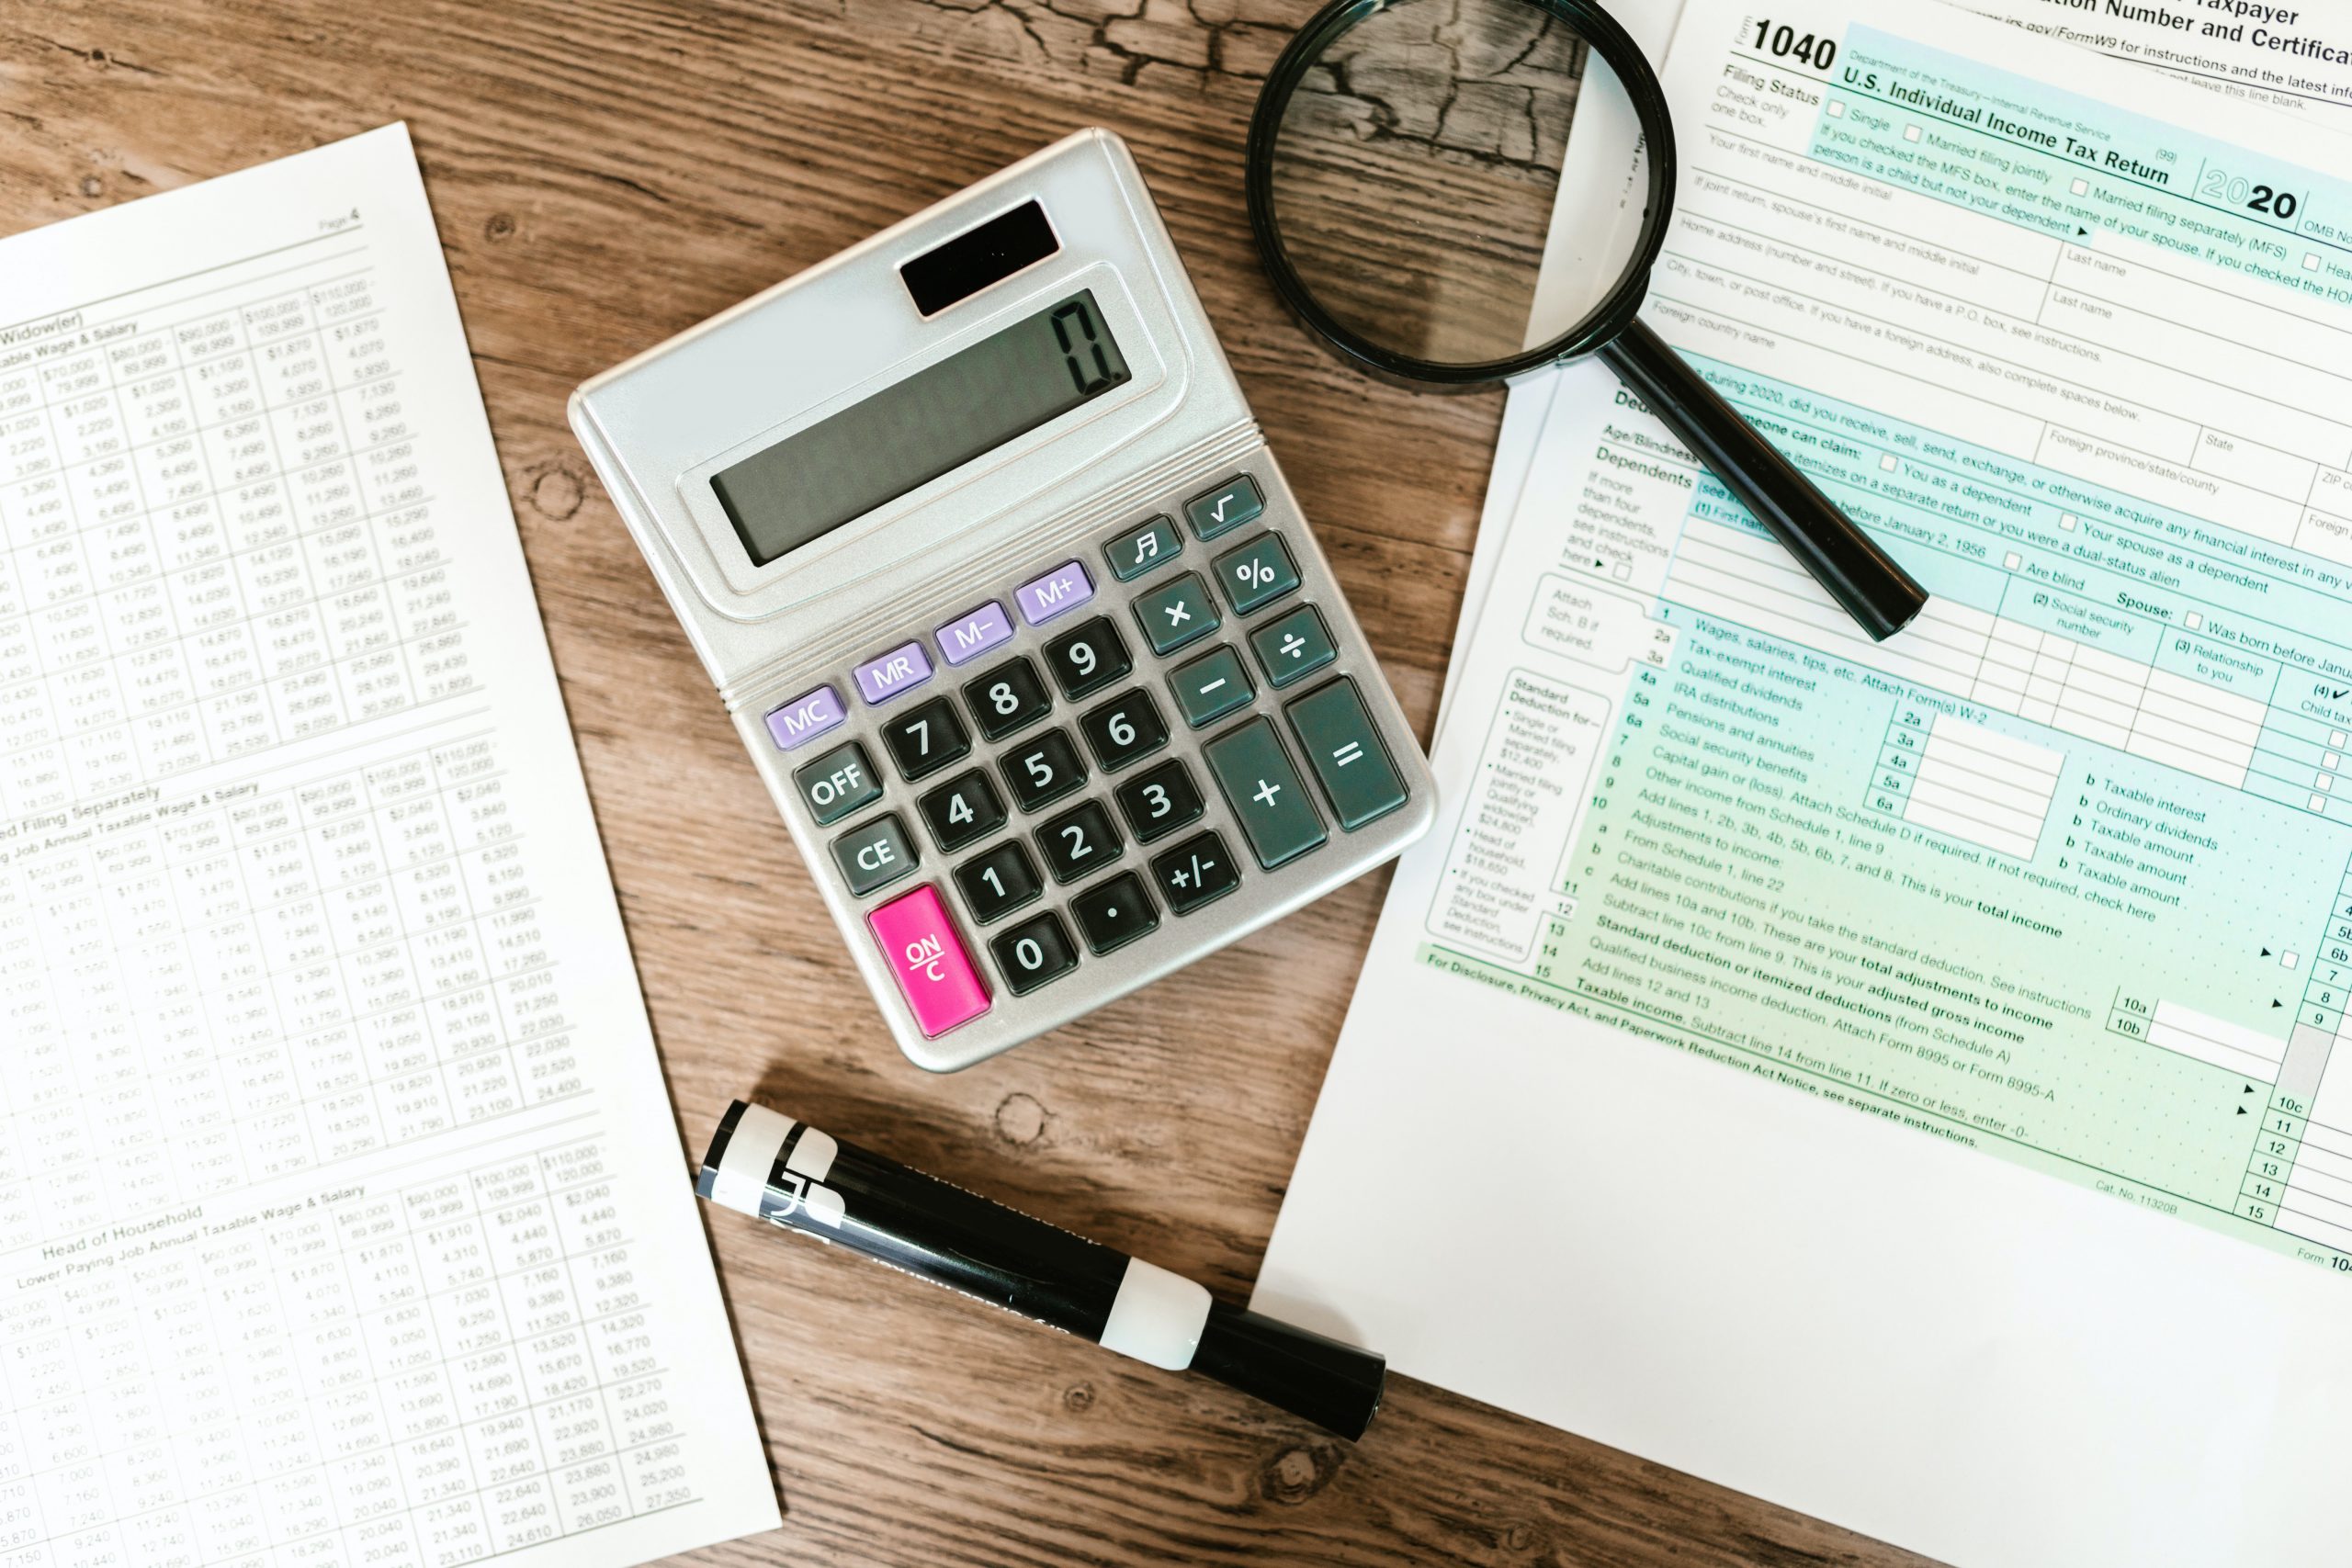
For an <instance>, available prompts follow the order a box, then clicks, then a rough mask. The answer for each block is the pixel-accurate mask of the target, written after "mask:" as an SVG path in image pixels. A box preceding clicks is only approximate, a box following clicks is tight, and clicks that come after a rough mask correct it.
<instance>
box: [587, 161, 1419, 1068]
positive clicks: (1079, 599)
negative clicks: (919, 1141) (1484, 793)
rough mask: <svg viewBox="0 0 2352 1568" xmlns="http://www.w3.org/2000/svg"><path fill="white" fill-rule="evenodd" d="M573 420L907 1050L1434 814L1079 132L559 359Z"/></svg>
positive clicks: (985, 1049) (1237, 917)
mask: <svg viewBox="0 0 2352 1568" xmlns="http://www.w3.org/2000/svg"><path fill="white" fill-rule="evenodd" d="M571 424H572V428H573V430H574V432H575V433H576V434H577V435H578V437H579V439H580V442H581V444H582V446H583V447H584V448H585V449H586V451H587V453H588V455H589V457H590V459H591V460H592V461H593V462H594V465H595V468H596V471H597V474H598V475H599V477H600V478H601V479H603V481H604V484H605V488H606V490H607V491H610V492H611V494H612V497H613V500H614V502H615V503H616V506H617V507H618V509H619V511H620V513H621V516H622V517H623V519H624V520H626V522H627V523H628V527H629V531H630V533H631V534H632V535H634V536H635V537H636V540H637V543H638V545H639V548H640V549H642V551H643V552H644V555H645V558H646V559H647V561H648V562H649V563H650V565H651V567H652V569H653V573H654V576H655V577H656V579H657V580H658V581H660V582H661V584H662V591H663V592H664V593H665V594H666V595H667V596H668V598H669V601H670V604H671V606H672V608H673V610H674V611H675V612H676V613H677V615H678V618H679V620H680V621H681V622H683V623H684V626H685V628H686V631H687V634H688V636H689V637H691V638H692V640H693V643H694V646H695V651H696V652H697V653H699V654H700V655H701V657H702V660H703V663H704V664H705V665H706V666H707V669H708V670H709V672H710V675H711V679H712V680H713V681H714V682H716V684H717V686H718V693H719V695H720V697H721V698H722V699H723V700H724V701H725V703H726V705H727V707H728V709H729V712H730V713H731V714H732V715H733V716H734V719H735V723H736V727H737V728H738V729H739V730H740V731H741V735H742V738H743V743H744V745H745V747H746V749H747V750H749V751H750V752H751V755H752V761H753V762H754V764H755V765H756V766H757V767H758V768H759V770H760V773H761V775H762V776H763V778H764V779H765V780H766V782H767V785H768V790H769V793H770V794H771V795H774V797H775V803H776V807H777V809H778V811H779V812H781V813H782V815H783V817H784V819H785V821H786V824H787V825H788V826H789V828H790V829H791V831H792V834H793V837H794V838H795V839H796V840H797V841H798V843H799V845H800V848H801V852H802V854H803V856H804V857H805V858H806V859H807V861H808V863H809V869H810V871H811V873H812V874H813V875H814V878H815V880H816V883H817V886H818V887H819V889H820V891H821V893H822V894H823V896H824V898H825V901H826V904H827V905H828V907H829V908H831V911H832V914H833V918H834V920H835V921H836V923H837V924H838V925H839V926H840V928H841V932H842V940H843V941H844V942H846V944H847V945H848V948H849V951H850V953H851V954H852V956H853V957H854V960H855V962H856V964H857V966H858V969H859V972H860V973H861V974H862V975H864V976H865V982H866V985H867V987H868V988H869V989H870V990H871V991H872V993H873V995H874V998H875V1000H876V1004H877V1005H878V1006H879V1007H880V1008H881V1010H882V1012H883V1015H884V1017H885V1018H887V1019H888V1022H889V1025H890V1030H891V1032H892V1034H893V1035H894V1037H895V1038H896V1039H897V1041H898V1043H899V1046H900V1047H901V1048H902V1049H903V1050H904V1051H905V1053H906V1055H908V1056H909V1057H910V1059H911V1060H913V1061H914V1062H915V1063H917V1064H918V1065H919V1066H923V1067H926V1068H930V1069H933V1070H934V1071H945V1070H952V1069H955V1068H959V1067H964V1066H969V1065H971V1064H972V1063H974V1062H977V1061H979V1060H981V1059H982V1058H984V1057H987V1056H989V1055H994V1054H995V1053H997V1052H999V1051H1002V1050H1005V1049H1007V1048H1008V1047H1010V1046H1012V1045H1015V1044H1018V1043H1021V1042H1022V1041H1023V1040H1026V1039H1028V1038H1030V1037H1031V1036H1033V1035H1036V1034H1040V1033H1043V1032H1046V1031H1048V1030H1051V1029H1055V1028H1057V1027H1058V1026H1060V1025H1062V1024H1065V1023H1067V1022H1069V1021H1071V1020H1072V1019H1075V1018H1077V1017H1079V1016H1080V1015H1081V1014H1083V1013H1085V1012H1087V1011H1089V1010H1092V1009H1094V1008H1097V1007H1100V1006H1102V1005H1103V1004H1104V1003H1106V1002H1108V1001H1110V1000H1112V999H1113V998H1116V997H1119V996H1122V995H1124V994H1125V993H1126V992H1128V991H1132V990H1134V989H1135V988H1136V987H1140V986H1144V985H1147V984H1148V983H1150V982H1151V981H1153V980H1155V979H1157V978H1159V976H1163V975H1166V974H1169V973H1170V972H1171V971H1173V970H1175V969H1177V968H1179V967H1181V966H1182V965H1184V964H1189V963H1191V962H1193V960H1194V959H1196V958H1199V957H1201V956H1203V955H1204V954H1205V953H1210V952H1212V951H1214V950H1216V948H1219V947H1222V946H1224V945H1225V944H1226V943H1227V942H1232V941H1234V940H1235V939H1237V938H1238V937H1240V936H1243V935H1245V934H1247V933H1248V932H1250V931H1254V930H1256V929H1257V928H1259V927H1260V926H1262V925H1265V924H1266V923H1267V922H1269V921H1271V920H1273V919H1276V918H1278V917H1280V916H1281V915H1283V914H1285V913H1287V912H1288V911H1290V910H1292V909H1295V908H1298V907H1300V906H1301V905H1303V904H1306V903H1307V902H1308V901H1310V900H1312V899H1314V898H1317V897H1320V896H1321V895H1323V894H1324V893H1327V892H1329V891H1330V890H1331V889H1333V888H1335V887H1337V886H1340V885H1341V884H1342V883H1345V882H1347V881H1349V880H1350V879H1351V878H1353V877H1355V876H1358V875H1360V874H1363V872H1365V871H1367V870H1369V869H1371V868H1372V867H1374V866H1375V865H1377V864H1379V863H1381V862H1383V861H1385V860H1387V859H1389V858H1390V857H1392V856H1394V855H1396V854H1397V853H1398V852H1400V851H1401V850H1402V849H1403V848H1404V847H1405V846H1406V845H1407V844H1408V843H1410V842H1411V841H1412V840H1414V839H1415V838H1417V837H1419V835H1420V834H1421V833H1422V832H1423V831H1424V830H1426V829H1427V828H1428V826H1429V824H1430V821H1431V819H1432V817H1433V814H1434V807H1435V801H1434V796H1433V789H1432V785H1431V783H1430V775H1429V771H1428V767H1427V764H1426V762H1425V761H1423V759H1422V757H1421V755H1420V752H1419V749H1418V747H1417V746H1416V744H1415V742H1414V739H1413V736H1412V733H1411V731H1410V730H1409V728H1408V727H1407V724H1406V722H1405V719H1404V716H1403V715H1402V714H1401V713H1400V712H1399V711H1398V709H1397V702H1396V699H1395V696H1394V695H1393V694H1392V693H1391V692H1390V691H1389V688H1388V685H1387V682H1385V680H1384V679H1383V677H1382V675H1381V673H1380V670H1379V667H1378V665H1377V663H1376V662H1375V661H1374V658H1373V656H1372V652H1371V650H1370V649H1369V648H1368V647H1367V646H1366V645H1365V642H1364V639H1363V632H1362V630H1361V629H1360V628H1359V627H1358V626H1357V625H1356V621H1355V617H1354V616H1353V615H1351V613H1350V611H1349V608H1348V604H1347V602H1346V600H1345V599H1344V598H1343V597H1342V596H1341V594H1340V588H1339V584H1338V583H1337V581H1334V579H1333V578H1332V575H1331V572H1330V570H1329V566H1328V565H1327V564H1326V562H1325V560H1324V558H1323V555H1322V552H1321V550H1320V549H1319V548H1317V544H1316V541H1315V537H1314V536H1313V534H1312V533H1310V532H1309V531H1308V529H1307V526H1306V520H1305V519H1304V518H1303V517H1302V516H1301V515H1300V513H1299V511H1298V508H1297V505H1296V503H1295V502H1294V501H1293V499H1292V496H1291V492H1290V490H1289V487H1288V486H1287V485H1286V484H1285V483H1284V482H1283V477H1282V472H1281V469H1280V468H1279V467H1278V466H1277V465H1276V464H1275V462H1274V459H1273V456H1272V453H1271V452H1270V451H1269V450H1268V449H1267V447H1266V445H1265V442H1264V439H1263V437H1262V436H1261V434H1260V432H1259V429H1258V426H1257V423H1256V422H1255V421H1254V420H1253V418H1252V417H1251V415H1250V408H1249V405H1248V404H1247V402H1246V401H1245V400H1243V397H1242V394H1241V389H1240V387H1239V385H1238V383H1237V382H1236V381H1235V379H1234V377H1233V373H1232V371H1231V369H1230V367H1228V366H1227V363H1226V358H1225V355H1224V353H1223V351H1222V350H1221V349H1220V348H1219V347H1218V344H1217V341H1216V336H1215V334H1214V333H1213V331H1212V330H1211V327H1210V324H1209V321H1208V318H1207V316H1206V315H1205V313H1204V311H1203V310H1202V309H1201V304H1200V301H1199V299H1198V298H1197V297H1196V296H1195V295H1194V293H1193V288H1192V284H1191V281H1190V279H1189V278H1188V277H1187V276H1186V275H1185V272H1184V268H1183V265H1182V263H1181V262H1180V261H1179V259H1178V257H1177V254H1176V251H1175V249H1174V246H1173V245H1172V243H1170V239H1169V236H1168V232H1167V231H1166V229H1165V228H1164V227H1163V226H1162V224H1161V222H1160V220H1159V212H1158V210H1157V209H1155V208H1154V206H1153V204H1152V200H1151V197H1150V195H1149V193H1148V191H1147V190H1146V188H1145V186H1144V184H1143V180H1142V177H1141V175H1140V174H1139V173H1138V171H1137V170H1136V165H1135V163H1134V160H1133V158H1132V157H1131V156H1130V155H1129V153H1128V152H1127V149H1126V146H1125V143H1124V142H1122V141H1119V139H1118V138H1117V137H1115V136H1114V135H1112V134H1111V133H1110V132H1108V131H1104V130H1085V131H1080V132H1079V133H1078V134H1076V135H1073V136H1070V137H1069V138H1067V139H1065V140H1064V141H1059V142H1057V143H1056V144H1054V145H1053V146H1051V147H1048V148H1046V149H1045V150H1044V151H1042V152H1037V153H1035V155H1033V156H1031V157H1029V158H1026V159H1024V160H1023V161H1022V162H1020V163H1018V164H1013V165H1012V166H1011V167H1010V168H1007V169H1005V170H1003V171H1001V173H999V174H997V175H992V176H990V177H989V178H988V179H985V180H982V181H980V182H979V183H978V184H977V185H974V186H971V187H969V188H968V189H966V190H964V191H961V192H959V193H957V194H956V195H955V196H953V197H949V198H948V199H946V200H945V201H943V202H941V203H939V204H938V205H937V206H935V207H933V208H931V209H928V210H926V211H923V212H921V213H918V214H916V215H915V216H913V217H912V218H910V219H908V220H905V221H904V222H901V223H899V224H897V225H896V226H894V227H892V228H890V229H888V230H886V231H883V232H881V233H879V234H876V235H875V236H874V237H873V238H871V239H869V240H867V241H865V243H862V244H859V245H857V246H854V247H853V248H852V249H850V250H847V251H844V252H842V254H839V255H837V256H834V257H833V258H831V260H829V261H827V262H824V263H822V264H820V265H817V266H815V267H812V268H810V269H809V270H808V271H806V272H804V273H802V274H800V275H799V276H796V277H793V278H791V279H789V280H787V281H786V282H783V283H780V284H778V285H776V286H775V288H770V289H768V290H767V291H765V292H764V293H762V294H760V295H757V296H755V297H754V298H752V299H747V300H745V301H743V302H742V303H741V304H740V305H737V306H735V307H734V308H733V309H731V310H727V311H725V312H724V313H722V314H720V315H718V316H716V317H714V318H712V319H711V320H709V321H705V322H703V323H701V324H700V325H698V326H695V327H694V328H692V329H690V330H689V331H687V332H685V333H681V334H680V335H678V336H677V337H674V338H673V339H671V340H670V341H669V342H667V343H664V344H661V345H660V346H658V347H656V348H653V349H651V350H650V351H648V352H647V353H645V354H643V355H639V356H638V357H637V358H635V359H632V360H630V361H629V362H628V363H627V364H625V365H622V366H619V367H616V368H614V369H612V370H610V371H607V372H605V374H603V375H601V376H598V377H596V378H594V379H593V380H591V381H589V382H587V383H585V384H584V385H582V387H581V388H580V389H579V390H578V391H576V392H575V393H574V394H573V396H572V399H571ZM1220 656H1221V657H1220ZM1024 670H1025V671H1026V673H1025V674H1024V673H1023V671H1024ZM1155 721H1156V722H1155ZM1073 775H1075V776H1073ZM1008 846H1009V847H1008ZM1024 861H1025V862H1026V863H1027V877H1026V879H1025V880H1026V881H1027V882H1034V884H1035V886H1034V887H1030V886H1025V885H1024V878H1023V874H1022V871H1023V866H1022V864H1021V863H1023V862H1024ZM1270 862H1271V863H1270Z"/></svg>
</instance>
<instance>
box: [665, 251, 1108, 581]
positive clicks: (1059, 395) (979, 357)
mask: <svg viewBox="0 0 2352 1568" xmlns="http://www.w3.org/2000/svg"><path fill="white" fill-rule="evenodd" d="M1126 380H1127V362H1126V359H1125V357H1124V356H1123V355H1121V354H1120V353H1119V345H1118V344H1116V343H1115V342H1114V341H1113V340H1112V337H1111V328H1110V325H1109V323H1107V322H1106V321H1103V313H1102V311H1101V310H1097V309H1096V308H1095V304H1094V295H1093V293H1092V291H1091V290H1086V289H1081V290H1080V292H1078V293H1076V294H1073V295H1071V296H1070V297H1069V299H1064V300H1061V301H1060V302H1059V303H1057V304H1054V305H1050V306H1048V307H1046V309H1045V310H1040V311H1038V312H1037V313H1036V314H1035V315H1034V316H1029V317H1026V318H1024V319H1023V320H1022V321H1016V322H1014V323H1013V324H1012V326H1009V327H1007V328H1005V329H1004V330H1003V331H1002V332H1001V333H993V334H991V335H990V336H989V337H986V338H983V339H981V340H980V341H979V342H978V343H976V344H972V346H971V347H969V348H966V349H962V350H959V351H957V352H956V353H955V354H951V355H948V356H947V357H946V358H944V359H943V360H941V361H940V362H939V363H938V364H936V365H933V366H929V367H925V368H924V369H922V370H918V371H916V372H915V373H914V374H913V375H911V376H910V377H908V378H906V379H904V380H902V381H898V382H894V383H893V384H892V385H890V386H889V387H887V388H885V389H883V390H881V391H879V392H876V393H875V394H874V396H872V397H870V398H867V399H866V400H864V401H863V402H858V403H854V404H852V405H851V406H850V407H848V408H845V409H843V410H842V411H841V412H839V413H836V414H831V415H829V416H827V417H826V418H824V419H821V420H820V421H818V422H817V423H815V424H812V425H810V426H809V428H808V429H806V430H803V431H800V432H798V433H797V434H793V435H788V436H786V437H785V439H783V440H782V441H779V442H777V443H776V444H775V446H770V447H767V448H765V449H763V450H762V451H759V452H756V453H754V454H752V456H751V457H746V458H744V459H743V460H742V461H741V462H740V463H736V464H734V465H732V466H730V467H729V468H722V469H720V470H719V471H718V473H716V474H714V475H712V476H711V480H710V488H711V489H712V490H713V491H716V492H717V493H718V504H719V505H720V506H722V507H724V508H725V509H726V512H727V518H728V521H729V522H730V523H732V524H734V525H735V533H736V536H738V537H740V538H741V540H742V541H743V548H744V549H745V550H746V551H747V552H749V554H750V555H751V558H752V565H753V566H765V565H766V564H767V563H768V562H770V561H772V560H775V558H777V557H779V556H781V555H783V554H784V553H785V552H786V551H787V550H794V549H797V548H799V547H801V546H802V545H805V544H808V543H809V542H810V541H811V540H813V539H817V538H820V537H821V536H824V535H826V534H829V533H831V531H832V530H833V529H835V528H838V527H840V526H841V525H842V524H844V523H847V522H849V521H850V520H851V519H852V518H855V517H862V516H864V515H865V513H868V512H871V511H873V510H874V509H875V508H876V507H877V506H880V505H883V504H884V503H885V502H890V501H893V500H896V499H897V498H898V497H899V496H901V495H904V494H906V493H907V491H910V490H914V489H916V488H917V487H919V486H922V485H925V484H928V483H930V482H931V481H932V480H933V479H937V478H939V476H940V475H942V474H944V473H946V472H948V471H949V470H951V469H954V468H961V467H962V466H963V465H965V464H966V463H968V462H970V461H971V460H972V459H973V458H975V457H979V456H980V455H981V454H983V453H985V452H987V451H989V450H990V449H991V448H993V447H997V446H1002V445H1003V444H1004V443H1006V442H1008V441H1010V440H1012V438H1013V437H1014V436H1016V435H1022V434H1026V433H1027V432H1029V431H1032V430H1035V429H1036V428H1037V427H1038V426H1039V425H1041V424H1043V423H1046V421H1047V420H1049V419H1053V418H1055V417H1056V416H1057V415H1060V414H1064V413H1068V412H1069V411H1070V410H1072V409H1074V408H1076V407H1078V406H1079V405H1080V403H1083V402H1087V401H1089V400H1092V399H1094V398H1098V397H1101V396H1102V395H1103V393H1104V392H1107V391H1109V390H1110V389H1112V388H1114V387H1116V386H1119V385H1121V384H1123V383H1124V382H1125V381H1126Z"/></svg>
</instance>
